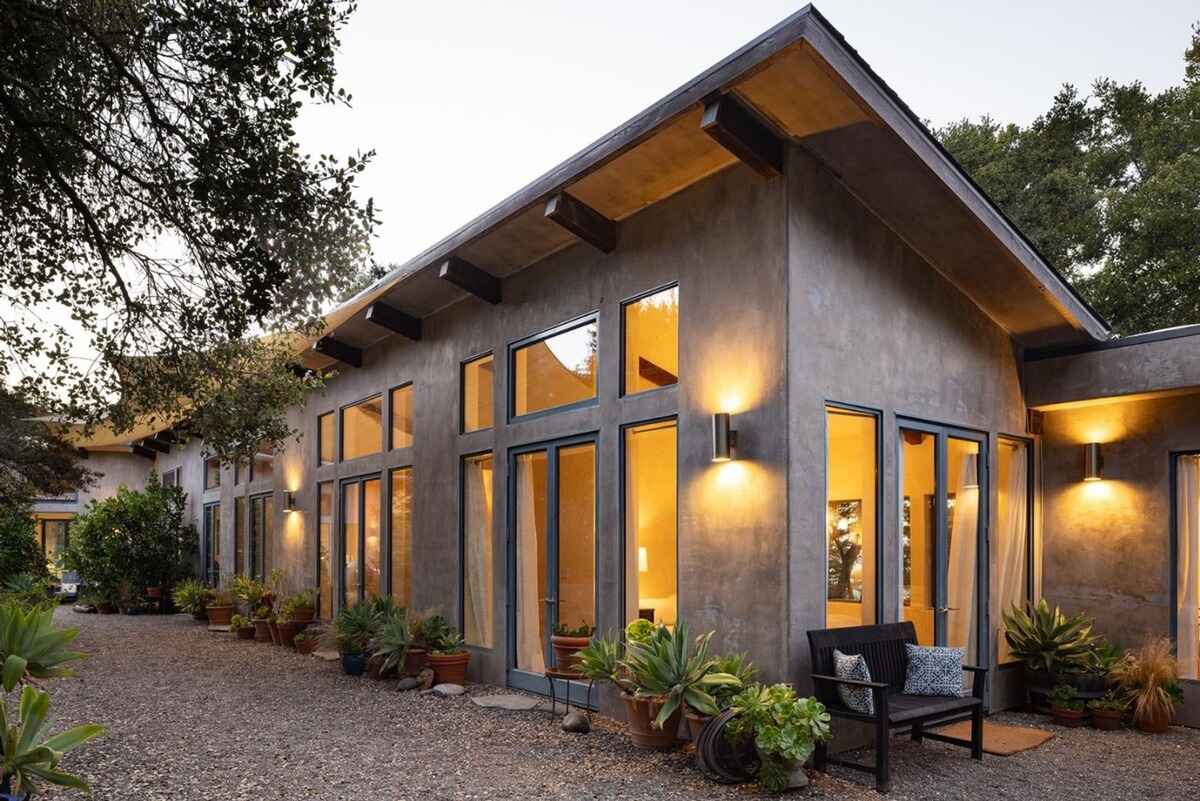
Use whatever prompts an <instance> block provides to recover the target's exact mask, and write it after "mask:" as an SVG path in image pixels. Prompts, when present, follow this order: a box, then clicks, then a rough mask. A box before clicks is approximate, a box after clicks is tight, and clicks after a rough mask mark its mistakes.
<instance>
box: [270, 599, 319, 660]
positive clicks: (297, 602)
mask: <svg viewBox="0 0 1200 801" xmlns="http://www.w3.org/2000/svg"><path fill="white" fill-rule="evenodd" d="M311 605H312V596H311V595H309V594H307V593H305V592H299V593H296V594H295V595H291V596H288V597H287V598H285V599H284V601H283V603H281V604H280V605H279V612H278V614H277V615H276V621H275V627H276V630H277V631H278V632H279V640H280V643H281V644H283V645H286V646H288V647H292V645H293V643H294V641H295V639H296V635H297V634H299V633H300V632H301V631H303V630H304V628H305V626H307V625H308V624H309V623H311V622H312V606H311ZM301 617H304V618H306V619H305V620H301V619H300V618H301Z"/></svg>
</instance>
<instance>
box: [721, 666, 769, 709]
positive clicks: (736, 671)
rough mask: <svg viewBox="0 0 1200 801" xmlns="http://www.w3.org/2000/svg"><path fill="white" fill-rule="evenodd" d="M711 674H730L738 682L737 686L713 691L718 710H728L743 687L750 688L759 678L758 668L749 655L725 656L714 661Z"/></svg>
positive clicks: (722, 687) (732, 685)
mask: <svg viewBox="0 0 1200 801" xmlns="http://www.w3.org/2000/svg"><path fill="white" fill-rule="evenodd" d="M710 672H712V673H728V674H729V675H731V676H734V677H736V678H737V680H738V683H737V684H727V685H724V686H721V687H714V688H713V689H712V693H711V694H712V697H713V700H714V701H716V702H717V708H718V709H726V708H728V707H729V705H730V704H731V703H732V701H733V697H734V696H735V695H737V693H738V692H739V691H741V689H742V687H746V686H749V685H750V684H751V683H752V682H753V681H754V679H755V678H756V677H757V676H758V666H757V665H755V664H754V663H753V662H751V661H750V655H749V654H747V653H740V654H725V655H724V656H718V657H717V658H716V659H714V660H713V666H712V670H711V671H710Z"/></svg>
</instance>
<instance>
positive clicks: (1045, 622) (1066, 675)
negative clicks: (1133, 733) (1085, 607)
mask: <svg viewBox="0 0 1200 801" xmlns="http://www.w3.org/2000/svg"><path fill="white" fill-rule="evenodd" d="M1003 617H1004V639H1005V641H1006V642H1007V643H1008V647H1009V648H1010V649H1011V650H1012V654H1013V656H1014V657H1016V658H1017V659H1020V660H1021V662H1022V663H1023V664H1024V666H1025V685H1026V688H1027V689H1028V690H1029V695H1030V700H1031V701H1032V702H1033V703H1034V705H1035V706H1036V705H1037V704H1038V703H1039V702H1044V700H1045V699H1046V698H1047V697H1048V696H1049V694H1050V691H1051V689H1052V688H1054V687H1055V686H1057V685H1059V684H1063V683H1067V684H1070V685H1072V686H1073V687H1074V688H1075V689H1076V690H1077V691H1088V690H1089V689H1091V688H1085V687H1082V686H1079V685H1080V681H1081V680H1082V679H1083V678H1084V677H1085V676H1087V675H1088V668H1089V667H1090V666H1091V665H1093V664H1095V647H1096V644H1097V642H1098V638H1097V637H1096V636H1095V635H1094V634H1092V624H1091V621H1090V620H1088V619H1087V617H1086V616H1085V615H1083V614H1082V613H1081V614H1077V615H1074V616H1072V617H1067V616H1066V615H1064V614H1063V613H1062V610H1061V609H1059V608H1058V607H1055V608H1054V609H1051V608H1050V605H1049V604H1048V603H1047V602H1046V600H1045V599H1044V598H1043V599H1042V600H1041V601H1039V602H1038V603H1037V604H1035V605H1030V606H1029V609H1028V611H1025V610H1023V609H1021V608H1020V607H1019V606H1017V605H1016V604H1014V605H1013V606H1012V607H1011V608H1010V609H1009V610H1008V611H1006V612H1004V613H1003ZM1100 685H1101V686H1100V688H1099V689H1100V691H1099V692H1097V693H1096V695H1100V694H1102V693H1103V681H1101V682H1100Z"/></svg>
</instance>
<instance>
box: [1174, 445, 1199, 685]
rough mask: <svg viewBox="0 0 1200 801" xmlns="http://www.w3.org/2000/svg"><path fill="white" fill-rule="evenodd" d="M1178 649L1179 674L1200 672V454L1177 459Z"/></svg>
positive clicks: (1176, 643) (1176, 593) (1176, 638)
mask: <svg viewBox="0 0 1200 801" xmlns="http://www.w3.org/2000/svg"><path fill="white" fill-rule="evenodd" d="M1175 527H1176V529H1175V537H1176V546H1175V548H1176V550H1175V554H1174V557H1175V576H1176V587H1175V652H1176V656H1177V657H1178V660H1179V675H1180V676H1183V677H1184V678H1188V679H1194V678H1197V677H1198V676H1200V625H1198V622H1197V619H1198V618H1200V456H1198V455H1196V454H1182V455H1180V456H1178V457H1176V462H1175Z"/></svg>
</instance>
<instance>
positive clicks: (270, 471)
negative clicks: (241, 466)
mask: <svg viewBox="0 0 1200 801" xmlns="http://www.w3.org/2000/svg"><path fill="white" fill-rule="evenodd" d="M274 475H275V453H274V451H272V450H271V448H269V447H268V446H266V445H259V446H258V448H257V449H256V450H255V451H254V458H253V459H252V460H251V462H250V480H251V481H262V480H264V479H268V478H272V477H274Z"/></svg>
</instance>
